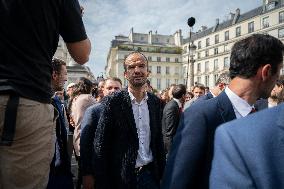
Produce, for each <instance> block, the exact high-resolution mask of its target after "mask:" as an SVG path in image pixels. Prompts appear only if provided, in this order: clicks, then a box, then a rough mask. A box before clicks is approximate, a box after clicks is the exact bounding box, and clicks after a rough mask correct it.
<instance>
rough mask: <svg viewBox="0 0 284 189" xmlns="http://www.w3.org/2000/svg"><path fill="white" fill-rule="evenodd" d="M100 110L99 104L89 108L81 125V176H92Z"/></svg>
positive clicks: (101, 106)
mask: <svg viewBox="0 0 284 189" xmlns="http://www.w3.org/2000/svg"><path fill="white" fill-rule="evenodd" d="M102 110H103V105H102V104H101V103H97V104H94V105H92V106H90V107H89V108H88V109H87V110H86V111H85V114H84V117H83V120H82V123H81V129H82V130H81V137H80V155H81V157H80V158H81V173H82V175H83V176H85V175H94V170H95V169H94V138H95V133H96V129H97V126H98V122H99V119H100V117H101V112H102Z"/></svg>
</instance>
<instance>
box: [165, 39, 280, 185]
mask: <svg viewBox="0 0 284 189" xmlns="http://www.w3.org/2000/svg"><path fill="white" fill-rule="evenodd" d="M264 44H265V45H264ZM282 51H283V44H282V43H281V41H280V40H278V39H276V38H274V37H272V36H269V35H262V34H255V35H252V36H250V37H248V38H245V39H243V40H241V41H238V42H237V43H235V44H234V46H233V48H232V50H231V61H230V62H231V63H230V69H229V70H230V77H231V79H232V80H231V82H230V84H229V86H228V87H227V88H226V89H225V91H224V92H222V93H221V94H220V95H219V96H217V97H216V98H212V99H210V100H206V101H203V102H199V103H195V104H193V105H192V106H191V107H190V108H188V109H187V110H186V111H185V112H184V115H183V116H182V118H181V121H180V125H179V127H178V130H177V133H176V136H175V138H174V141H173V145H172V148H171V151H170V153H169V156H168V162H167V166H166V169H165V174H164V177H163V182H162V188H163V189H168V188H172V189H173V188H178V189H183V188H194V189H198V188H208V187H209V173H210V169H211V163H212V158H213V143H214V142H213V141H214V134H215V130H216V128H217V127H218V126H219V125H221V124H222V123H225V122H228V121H231V120H233V119H235V118H241V117H244V116H247V115H248V114H249V113H250V112H251V111H252V110H253V104H254V103H255V101H256V100H257V99H258V98H259V97H263V98H267V97H268V96H269V95H270V92H271V90H272V88H273V87H274V84H275V82H276V80H277V78H278V77H279V74H280V70H281V68H282V60H283V54H282Z"/></svg>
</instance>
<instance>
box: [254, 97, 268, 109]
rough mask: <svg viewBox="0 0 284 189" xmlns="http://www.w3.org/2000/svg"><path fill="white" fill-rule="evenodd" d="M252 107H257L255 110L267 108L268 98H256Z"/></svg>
mask: <svg viewBox="0 0 284 189" xmlns="http://www.w3.org/2000/svg"><path fill="white" fill-rule="evenodd" d="M254 107H255V109H257V111H260V110H263V109H266V108H268V99H260V100H257V101H256V102H255V104H254Z"/></svg>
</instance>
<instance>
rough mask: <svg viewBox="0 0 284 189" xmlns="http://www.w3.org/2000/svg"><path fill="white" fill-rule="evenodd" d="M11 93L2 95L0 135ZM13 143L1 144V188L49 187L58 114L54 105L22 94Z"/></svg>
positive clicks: (31, 188)
mask: <svg viewBox="0 0 284 189" xmlns="http://www.w3.org/2000/svg"><path fill="white" fill-rule="evenodd" d="M8 99H9V95H0V137H1V136H2V134H3V124H4V117H5V110H6V106H7V102H8ZM15 128H16V130H15V135H14V138H13V143H12V145H11V146H0V189H43V188H46V186H47V182H48V175H49V167H50V162H51V160H52V157H53V155H54V144H55V114H54V108H53V106H52V105H51V104H44V103H40V102H36V101H33V100H29V99H26V98H22V97H20V99H19V105H18V109H17V117H16V127H15Z"/></svg>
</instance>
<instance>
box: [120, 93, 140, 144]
mask: <svg viewBox="0 0 284 189" xmlns="http://www.w3.org/2000/svg"><path fill="white" fill-rule="evenodd" d="M124 98H125V99H126V102H127V103H126V104H127V108H126V111H123V112H121V113H122V115H121V116H126V119H127V121H128V123H129V125H130V126H131V132H132V133H133V134H134V136H137V139H138V133H137V128H136V123H135V118H134V113H133V109H132V104H131V99H130V96H129V93H128V91H125V94H124Z"/></svg>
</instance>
